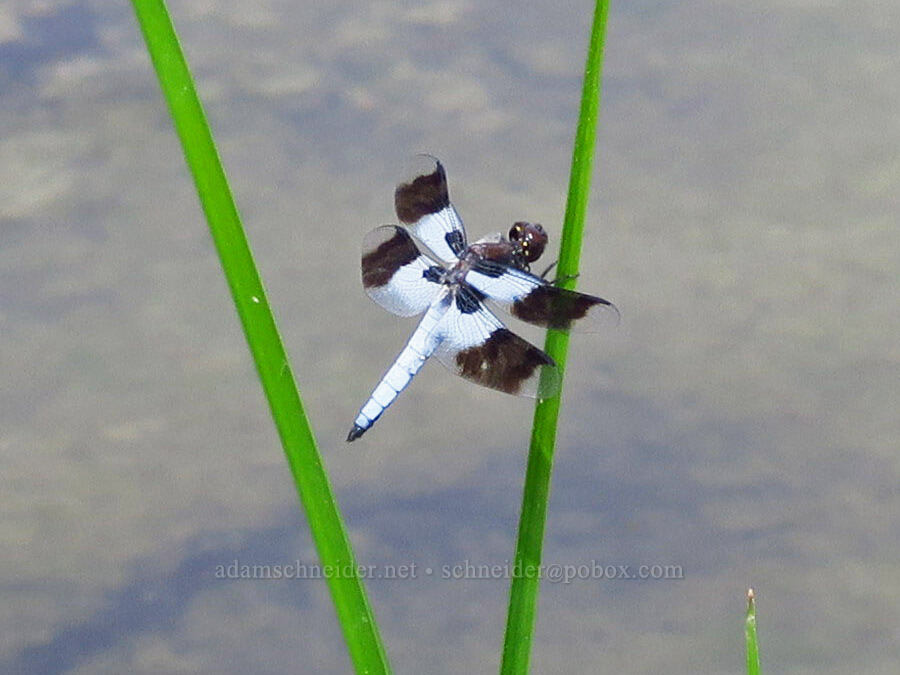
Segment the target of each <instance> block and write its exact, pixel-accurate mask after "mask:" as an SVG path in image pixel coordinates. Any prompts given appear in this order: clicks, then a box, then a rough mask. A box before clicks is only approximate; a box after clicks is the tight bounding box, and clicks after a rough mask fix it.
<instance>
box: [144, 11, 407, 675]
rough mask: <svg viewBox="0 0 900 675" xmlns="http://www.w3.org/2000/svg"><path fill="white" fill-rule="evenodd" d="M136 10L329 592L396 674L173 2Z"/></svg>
mask: <svg viewBox="0 0 900 675" xmlns="http://www.w3.org/2000/svg"><path fill="white" fill-rule="evenodd" d="M132 4H133V5H134V9H135V12H136V14H137V18H138V21H139V23H140V25H141V30H142V32H143V34H144V39H145V40H146V42H147V49H148V50H149V52H150V57H151V59H152V60H153V65H154V67H155V68H156V73H157V75H158V77H159V82H160V85H161V87H162V90H163V94H164V95H165V98H166V101H168V104H169V111H170V113H171V115H172V119H173V121H174V123H175V128H176V130H177V132H178V136H179V138H180V139H181V145H182V147H183V149H184V155H185V158H186V160H187V164H188V167H189V168H190V171H191V174H192V175H193V177H194V183H195V184H196V187H197V194H198V195H199V197H200V203H201V204H202V206H203V211H204V213H205V215H206V220H207V223H208V224H209V229H210V232H211V233H212V237H213V241H214V242H215V245H216V250H217V251H218V253H219V258H220V259H221V262H222V269H223V271H224V272H225V277H226V279H227V280H228V285H229V287H230V288H231V294H232V297H233V298H234V303H235V306H236V308H237V312H238V316H239V317H240V321H241V325H242V326H243V328H244V334H245V335H246V337H247V343H248V345H249V347H250V351H251V353H252V355H253V360H254V362H255V363H256V369H257V372H258V373H259V377H260V380H261V382H262V387H263V391H264V392H265V395H266V398H267V399H268V401H269V406H270V408H271V411H272V417H273V419H274V421H275V426H276V427H277V429H278V434H279V436H280V437H281V443H282V445H283V447H284V452H285V455H286V456H287V460H288V464H289V465H290V468H291V473H292V474H293V476H294V483H295V484H296V487H297V491H298V493H299V495H300V500H301V502H302V503H303V507H304V509H305V510H306V515H307V519H308V521H309V526H310V529H311V531H312V537H313V541H314V543H315V546H316V549H317V550H318V553H319V560H320V562H321V563H322V566H323V570H329V571H332V572H334V574H328V575H326V576H327V581H328V587H329V590H330V591H331V596H332V599H333V601H334V605H335V608H336V610H337V615H338V621H339V622H340V625H341V628H342V630H343V633H344V639H345V640H346V643H347V648H348V650H349V652H350V659H351V661H352V662H353V665H354V667H355V668H356V672H358V673H388V672H390V669H389V667H388V663H387V657H386V655H385V652H384V647H383V646H382V644H381V638H380V637H379V635H378V629H377V626H376V624H375V617H374V616H373V614H372V610H371V608H370V606H369V602H368V599H367V598H366V594H365V589H364V588H363V585H362V581H361V580H360V579H359V577H358V575H357V571H356V570H357V568H356V563H355V559H354V557H353V552H352V550H351V548H350V542H349V539H348V537H347V534H346V531H345V530H344V525H343V522H342V521H341V516H340V513H339V511H338V508H337V504H336V503H335V500H334V495H333V493H332V490H331V485H330V484H329V481H328V476H327V474H326V472H325V468H324V466H323V464H322V458H321V457H320V455H319V451H318V448H317V447H316V441H315V438H314V437H313V433H312V430H311V429H310V426H309V421H308V420H307V418H306V413H305V412H304V410H303V404H302V402H301V399H300V394H299V392H298V391H297V386H296V384H295V382H294V376H293V374H292V373H291V369H290V366H289V365H288V359H287V355H286V354H285V351H284V346H283V345H282V342H281V337H280V336H279V334H278V329H277V327H276V325H275V318H274V317H273V315H272V312H271V310H270V309H269V304H268V302H267V300H266V294H265V291H264V289H263V286H262V282H261V280H260V278H259V274H258V272H257V270H256V265H255V263H254V262H253V256H252V254H251V252H250V247H249V246H248V244H247V239H246V236H245V235H244V230H243V227H242V226H241V221H240V217H239V216H238V212H237V208H236V207H235V204H234V199H233V197H232V195H231V189H230V188H229V186H228V181H227V180H226V178H225V172H224V170H223V169H222V165H221V162H220V161H219V156H218V153H217V151H216V147H215V143H214V142H213V137H212V133H211V132H210V129H209V125H208V124H207V121H206V116H205V114H204V112H203V108H202V106H201V105H200V100H199V99H198V98H197V93H196V91H195V89H194V83H193V80H192V78H191V74H190V71H189V69H188V66H187V62H186V61H185V58H184V54H183V53H182V51H181V47H180V45H179V44H178V37H177V35H176V34H175V28H174V26H173V25H172V21H171V19H170V18H169V14H168V11H167V10H166V6H165V3H164V2H163V0H132ZM297 647H298V666H297V670H298V671H300V672H308V670H309V669H308V667H304V666H303V664H302V655H303V647H302V638H301V639H299V640H298V645H297Z"/></svg>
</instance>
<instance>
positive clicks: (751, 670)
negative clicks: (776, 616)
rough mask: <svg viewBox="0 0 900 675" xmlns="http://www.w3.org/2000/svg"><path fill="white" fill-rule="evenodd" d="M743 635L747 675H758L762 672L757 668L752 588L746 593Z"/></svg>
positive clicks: (754, 602) (757, 647) (754, 605)
mask: <svg viewBox="0 0 900 675" xmlns="http://www.w3.org/2000/svg"><path fill="white" fill-rule="evenodd" d="M744 635H745V636H746V638H747V675H760V673H761V672H762V670H761V669H760V667H759V645H758V644H757V642H756V599H755V597H754V595H753V589H752V588H751V589H749V590H748V591H747V619H746V621H745V622H744Z"/></svg>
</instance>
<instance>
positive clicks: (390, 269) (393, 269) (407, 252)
mask: <svg viewBox="0 0 900 675" xmlns="http://www.w3.org/2000/svg"><path fill="white" fill-rule="evenodd" d="M433 267H434V263H433V262H432V261H431V260H429V259H428V258H427V257H425V256H424V255H422V253H421V252H420V251H419V249H418V247H417V246H416V243H415V242H414V241H413V239H412V237H411V236H410V234H409V232H407V231H406V230H405V229H404V228H402V227H397V226H396V225H385V226H384V227H378V228H375V229H374V230H372V231H371V232H369V234H367V235H366V237H365V239H364V240H363V250H362V282H363V288H365V290H366V293H368V294H369V297H370V298H372V300H374V301H375V302H377V303H378V304H379V305H381V306H382V307H384V308H385V309H386V310H387V311H389V312H392V313H394V314H398V315H399V316H415V315H416V314H421V313H422V312H424V311H425V310H426V309H428V306H429V305H430V304H431V302H432V300H434V298H435V297H436V295H437V293H438V291H439V290H440V284H437V283H434V282H433V281H429V280H428V278H426V276H425V273H426V271H427V270H429V269H431V268H433Z"/></svg>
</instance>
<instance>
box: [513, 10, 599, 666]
mask: <svg viewBox="0 0 900 675" xmlns="http://www.w3.org/2000/svg"><path fill="white" fill-rule="evenodd" d="M608 13H609V0H597V2H596V6H595V8H594V20H593V25H592V28H591V41H590V46H589V47H588V56H587V61H586V63H585V70H584V85H583V88H582V93H581V111H580V113H579V117H578V129H577V131H576V134H575V147H574V150H573V153H572V171H571V174H570V176H569V196H568V202H567V204H566V216H565V222H564V223H563V232H562V238H561V241H560V254H559V266H558V271H559V277H560V278H561V279H563V280H564V281H563V284H562V285H564V286H565V287H567V288H572V287H574V285H575V283H574V280H575V277H576V276H577V274H578V261H579V257H580V255H581V237H582V232H583V230H584V216H585V213H586V211H587V204H588V195H589V192H590V184H591V168H592V163H593V156H594V141H595V138H596V131H597V116H598V112H599V109H600V79H601V75H602V72H603V46H604V41H605V35H606V17H607V15H608ZM568 348H569V335H568V333H566V332H563V331H557V330H550V331H548V333H547V341H546V343H545V347H544V349H545V351H546V352H547V353H548V354H549V355H550V356H551V357H553V360H554V361H556V365H557V366H558V367H559V371H560V377H562V376H563V375H564V374H565V369H566V354H567V353H568ZM561 396H562V393H561V391H560V393H559V394H557V395H556V396H554V397H553V398H549V399H545V400H543V401H540V402H538V404H537V407H536V409H535V412H534V425H533V427H532V432H531V447H530V449H529V451H528V466H527V468H526V471H525V488H524V493H523V496H522V512H521V515H520V517H519V535H518V540H517V542H516V555H515V564H514V568H513V569H514V570H516V572H517V574H515V575H514V576H513V579H512V583H511V586H510V595H509V609H508V613H507V619H506V635H505V637H504V641H503V660H502V662H501V664H500V672H501V673H502V674H503V675H514V674H519V673H527V672H528V661H529V658H530V655H531V641H532V637H533V635H534V623H535V614H536V609H537V599H538V590H539V586H540V575H539V574H538V570H539V569H540V564H541V555H542V549H543V542H544V523H545V521H546V517H547V500H548V498H549V496H550V476H551V473H552V470H553V451H554V447H555V444H556V427H557V421H558V419H559V408H560V399H561Z"/></svg>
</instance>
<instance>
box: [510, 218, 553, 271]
mask: <svg viewBox="0 0 900 675" xmlns="http://www.w3.org/2000/svg"><path fill="white" fill-rule="evenodd" d="M509 240H510V241H511V242H513V243H515V244H516V246H517V248H518V250H519V251H520V253H521V256H522V257H523V258H524V259H525V260H526V261H527V262H529V263H533V262H534V261H535V260H537V259H538V258H540V257H541V255H543V253H544V247H545V246H546V245H547V233H546V232H544V228H543V227H541V226H540V224H538V223H526V222H525V221H519V222H518V223H514V224H513V226H512V227H511V228H510V229H509Z"/></svg>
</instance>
